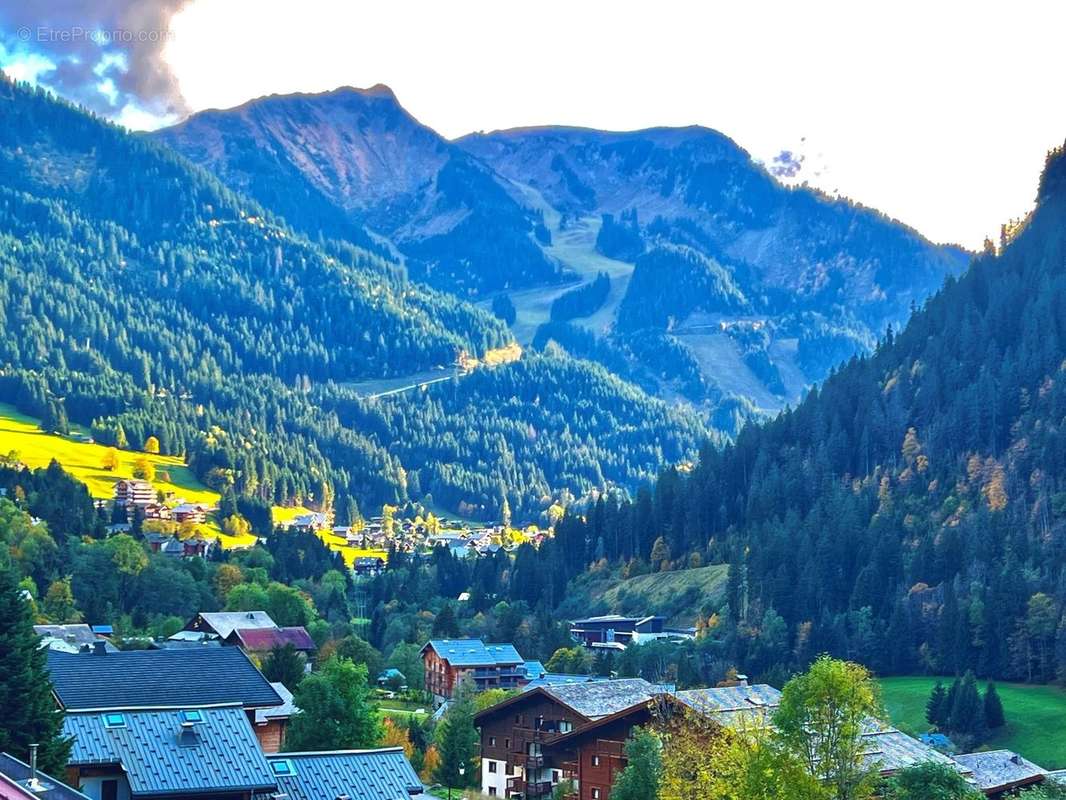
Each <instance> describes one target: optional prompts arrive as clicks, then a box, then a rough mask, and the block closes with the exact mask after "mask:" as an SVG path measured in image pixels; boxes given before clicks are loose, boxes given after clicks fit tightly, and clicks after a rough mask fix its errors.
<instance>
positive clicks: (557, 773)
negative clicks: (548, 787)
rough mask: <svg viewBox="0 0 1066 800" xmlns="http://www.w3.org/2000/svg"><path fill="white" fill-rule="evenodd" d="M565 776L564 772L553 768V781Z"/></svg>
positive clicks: (555, 781)
mask: <svg viewBox="0 0 1066 800" xmlns="http://www.w3.org/2000/svg"><path fill="white" fill-rule="evenodd" d="M562 778H563V773H561V772H560V771H559V770H557V769H553V770H552V783H558V782H559V781H561V780H562Z"/></svg>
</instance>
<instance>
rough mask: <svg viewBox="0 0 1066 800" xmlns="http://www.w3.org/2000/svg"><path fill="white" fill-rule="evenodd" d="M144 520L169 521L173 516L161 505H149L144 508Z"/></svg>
mask: <svg viewBox="0 0 1066 800" xmlns="http://www.w3.org/2000/svg"><path fill="white" fill-rule="evenodd" d="M144 518H145V519H161V520H169V519H172V518H173V514H171V511H170V509H169V508H167V507H166V506H165V505H163V504H162V503H149V504H148V505H146V506H145V507H144Z"/></svg>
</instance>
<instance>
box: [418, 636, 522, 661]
mask: <svg viewBox="0 0 1066 800" xmlns="http://www.w3.org/2000/svg"><path fill="white" fill-rule="evenodd" d="M426 647H432V648H433V649H434V650H436V651H437V655H438V656H440V657H441V658H443V659H446V660H447V661H448V663H449V664H451V665H452V666H453V667H493V666H500V665H511V664H522V663H524V662H523V660H522V656H520V655H518V651H517V650H516V649H515V646H514V645H513V644H486V643H485V642H483V641H481V640H480V639H432V640H430V642H429V643H428V644H427V645H426V646H425V647H423V648H422V652H425V650H426Z"/></svg>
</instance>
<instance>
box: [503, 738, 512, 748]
mask: <svg viewBox="0 0 1066 800" xmlns="http://www.w3.org/2000/svg"><path fill="white" fill-rule="evenodd" d="M503 746H504V747H505V748H506V749H508V750H510V749H511V740H510V739H504V740H503Z"/></svg>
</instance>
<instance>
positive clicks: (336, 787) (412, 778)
mask: <svg viewBox="0 0 1066 800" xmlns="http://www.w3.org/2000/svg"><path fill="white" fill-rule="evenodd" d="M267 761H269V762H270V763H271V764H277V763H278V762H285V761H287V762H289V763H290V764H291V765H292V769H293V772H294V773H295V774H293V775H276V780H277V782H278V791H279V792H281V793H283V794H285V795H287V796H288V800H332V799H333V798H335V797H342V796H344V795H347V796H348V797H349V798H351V800H410V798H411V797H420V796H422V790H423V787H422V781H420V780H419V779H418V775H416V774H415V771H414V769H413V768H412V767H411V764H410V763H409V762H408V761H407V758H406V757H405V756H404V754H403V749H402V748H399V747H390V748H386V749H381V750H339V751H335V752H324V753H274V754H271V755H268V756H267Z"/></svg>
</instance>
